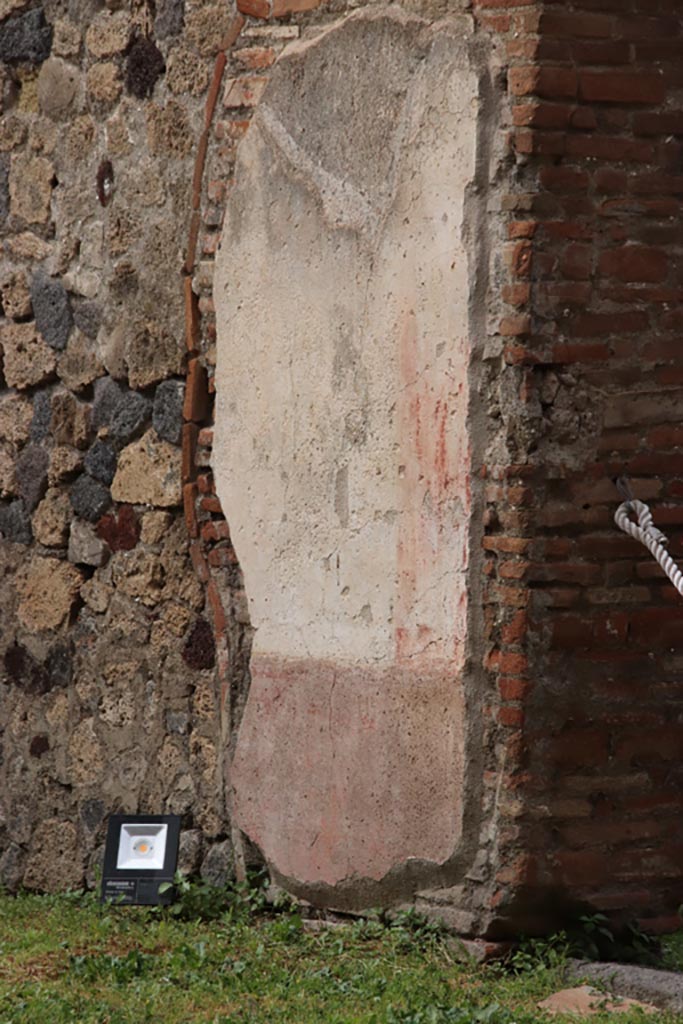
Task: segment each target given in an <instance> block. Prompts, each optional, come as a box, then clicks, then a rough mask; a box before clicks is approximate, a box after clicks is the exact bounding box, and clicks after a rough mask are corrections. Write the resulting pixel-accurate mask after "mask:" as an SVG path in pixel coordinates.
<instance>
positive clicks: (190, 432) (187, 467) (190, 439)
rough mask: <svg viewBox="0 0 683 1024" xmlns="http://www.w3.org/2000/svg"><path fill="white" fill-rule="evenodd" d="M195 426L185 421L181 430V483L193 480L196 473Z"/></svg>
mask: <svg viewBox="0 0 683 1024" xmlns="http://www.w3.org/2000/svg"><path fill="white" fill-rule="evenodd" d="M197 433H198V431H197V427H196V425H195V424H194V423H185V424H184V425H183V432H182V462H181V474H182V480H183V483H188V482H189V481H192V480H194V478H195V476H196V475H197V470H196V466H195V452H196V449H197Z"/></svg>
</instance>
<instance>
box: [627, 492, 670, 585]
mask: <svg viewBox="0 0 683 1024" xmlns="http://www.w3.org/2000/svg"><path fill="white" fill-rule="evenodd" d="M632 514H635V515H636V516H637V518H638V522H637V523H635V522H634V521H633V519H632V518H631V515H632ZM614 521H615V523H616V524H617V526H618V527H619V529H620V530H623V531H624V533H628V534H629V536H631V537H633V538H634V540H638V541H640V543H641V544H644V545H645V547H646V548H647V549H648V551H649V552H650V554H651V555H652V556H653V558H656V559H657V561H658V562H659V564H660V565H661V567H662V569H663V570H664V572H665V573H666V575H667V576H668V577H669V579H670V580H671V582H672V583H673V585H674V587H675V588H676V590H677V591H678V593H679V594H681V596H683V572H682V571H681V570H680V569H679V567H678V565H677V564H676V562H674V560H673V558H672V557H671V555H670V554H669V552H668V551H667V550H666V545H667V543H668V542H667V539H666V537H665V536H664V534H663V533H662V531H661V530H658V529H657V527H656V526H655V525H654V523H653V521H652V513H651V512H650V509H649V508H648V507H647V505H646V504H645V502H643V501H638V499H637V498H633V499H632V500H631V501H625V502H623V504H621V505H620V506H619V508H618V509H617V511H616V512H615V513H614Z"/></svg>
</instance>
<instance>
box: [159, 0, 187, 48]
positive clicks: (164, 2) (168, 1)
mask: <svg viewBox="0 0 683 1024" xmlns="http://www.w3.org/2000/svg"><path fill="white" fill-rule="evenodd" d="M157 10H158V12H159V13H158V14H157V16H156V19H155V21H154V34H155V36H156V37H157V39H166V38H167V36H177V35H178V33H179V32H180V30H181V28H182V27H183V21H184V20H185V0H161V3H160V4H158V5H157Z"/></svg>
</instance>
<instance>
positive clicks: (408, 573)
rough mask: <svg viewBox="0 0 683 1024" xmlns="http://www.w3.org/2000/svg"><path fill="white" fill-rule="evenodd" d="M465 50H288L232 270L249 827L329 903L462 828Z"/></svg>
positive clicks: (373, 28)
mask: <svg viewBox="0 0 683 1024" xmlns="http://www.w3.org/2000/svg"><path fill="white" fill-rule="evenodd" d="M467 32H468V22H467V20H466V19H462V18H457V19H448V20H446V21H443V22H440V23H438V24H436V25H432V26H429V25H427V24H426V23H425V22H424V21H421V20H420V19H417V18H413V17H410V16H408V15H406V14H405V13H402V12H397V11H395V10H380V11H375V12H372V13H367V12H365V13H360V14H357V15H352V16H351V17H349V18H347V19H344V20H342V21H340V22H338V23H336V24H334V25H332V26H331V27H328V28H326V29H325V30H323V31H320V32H318V33H317V34H314V35H312V37H311V38H308V39H304V40H303V41H300V42H297V43H295V44H293V45H292V46H290V47H289V48H288V49H287V50H285V52H284V54H283V55H282V56H281V58H280V60H279V62H278V64H277V65H276V67H275V69H274V71H273V73H272V75H271V78H270V82H269V85H268V88H267V90H266V92H265V94H264V97H263V99H262V101H261V103H260V105H259V108H258V110H257V113H256V115H255V117H254V119H253V121H252V123H251V126H250V129H249V132H248V133H247V136H246V138H245V140H244V141H243V142H242V144H241V146H240V149H239V152H238V164H237V170H236V178H235V187H234V190H233V192H232V196H231V199H230V202H229V204H228V209H227V214H226V219H225V225H224V229H223V236H222V243H221V248H220V251H219V253H218V256H217V265H216V280H215V286H214V297H215V303H216V314H217V331H218V364H217V377H216V389H217V414H216V436H215V447H214V470H215V473H216V482H217V491H218V494H219V497H220V499H221V502H222V505H223V508H224V510H225V513H226V516H227V519H228V522H229V524H230V530H231V536H232V540H233V543H234V546H235V550H236V552H237V555H238V558H239V560H240V564H241V566H242V569H243V572H244V577H245V584H246V590H247V595H248V600H249V611H250V616H251V622H252V625H253V627H254V629H255V636H254V646H253V653H252V662H251V674H252V683H251V690H250V694H249V698H248V702H247V706H246V710H245V714H244V717H243V720H242V724H241V728H240V732H239V736H238V739H237V744H236V750H235V755H234V759H233V764H232V768H231V781H232V787H233V795H232V802H233V811H234V814H235V816H236V820H237V822H238V824H239V826H240V827H241V828H242V829H243V830H244V831H245V832H246V833H247V834H248V835H249V836H250V838H251V839H252V840H254V841H255V842H256V843H257V844H258V845H259V846H260V847H261V849H262V850H263V852H264V853H265V855H266V857H267V859H268V860H269V862H270V864H271V867H272V868H273V869H274V870H275V872H276V873H279V874H280V875H282V876H285V877H287V878H289V879H294V880H295V881H297V882H299V883H303V884H310V885H312V886H315V885H325V886H334V885H337V884H339V883H342V882H343V881H345V880H348V879H352V878H356V879H363V878H365V879H371V880H376V881H377V880H380V879H381V878H383V877H384V876H386V875H387V874H388V873H389V872H391V871H396V870H397V869H400V868H401V866H402V865H406V864H408V863H409V862H410V861H413V860H415V859H418V860H420V861H426V862H432V863H443V862H445V861H447V860H448V859H449V858H450V857H452V856H453V854H454V853H455V851H456V850H457V847H458V842H459V839H460V836H461V831H462V814H463V792H464V787H465V775H466V766H465V757H464V751H465V744H466V739H467V736H466V724H465V716H464V713H463V702H464V697H463V674H464V671H465V665H466V657H467V653H468V651H467V637H466V632H467V629H466V625H467V615H468V608H467V577H468V564H469V556H468V544H469V540H468V538H469V522H468V513H469V510H470V483H469V471H470V443H469V439H468V406H469V392H468V361H469V346H470V341H469V319H468V304H469V301H470V285H469V281H470V275H471V257H470V255H468V243H467V230H466V214H465V210H466V197H467V194H468V190H469V188H470V187H471V186H472V183H473V180H474V176H475V162H476V142H477V120H478V114H479V104H478V84H477V76H476V74H475V72H474V70H473V68H472V66H471V64H470V59H469V56H468V38H467ZM470 249H471V247H470Z"/></svg>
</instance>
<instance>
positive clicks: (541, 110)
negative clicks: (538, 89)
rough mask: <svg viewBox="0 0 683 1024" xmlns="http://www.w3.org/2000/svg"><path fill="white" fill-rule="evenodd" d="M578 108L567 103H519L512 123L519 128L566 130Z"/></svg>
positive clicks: (514, 110)
mask: <svg viewBox="0 0 683 1024" xmlns="http://www.w3.org/2000/svg"><path fill="white" fill-rule="evenodd" d="M575 109H576V108H575V107H574V106H573V105H571V104H567V103H539V102H536V103H518V104H517V105H516V106H514V107H513V108H512V123H513V124H514V125H516V126H517V127H518V128H566V127H567V126H568V125H569V124H570V121H571V118H572V114H573V113H574V110H575Z"/></svg>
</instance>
